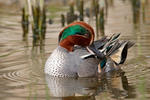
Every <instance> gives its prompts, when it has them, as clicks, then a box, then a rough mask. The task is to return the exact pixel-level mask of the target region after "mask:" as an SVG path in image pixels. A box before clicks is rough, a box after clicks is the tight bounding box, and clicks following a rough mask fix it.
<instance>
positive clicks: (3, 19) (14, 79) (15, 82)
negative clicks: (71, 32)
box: [0, 0, 150, 100]
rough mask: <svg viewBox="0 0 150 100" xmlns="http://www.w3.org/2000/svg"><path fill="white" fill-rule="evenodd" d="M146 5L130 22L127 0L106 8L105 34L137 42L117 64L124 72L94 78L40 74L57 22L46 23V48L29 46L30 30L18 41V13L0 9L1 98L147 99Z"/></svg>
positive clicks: (149, 22) (149, 29) (149, 28)
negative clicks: (26, 38)
mask: <svg viewBox="0 0 150 100" xmlns="http://www.w3.org/2000/svg"><path fill="white" fill-rule="evenodd" d="M148 2H149V1H148ZM145 7H146V8H145V18H143V14H142V12H143V11H142V8H141V9H140V11H141V13H140V15H141V17H140V18H139V21H137V22H136V24H134V23H135V22H133V18H134V17H133V10H132V5H131V3H130V0H114V2H113V4H111V5H110V6H109V8H108V16H107V22H106V25H105V28H106V29H105V33H106V35H110V34H111V33H116V32H119V33H120V32H121V33H122V34H121V36H122V37H121V39H125V40H131V41H134V42H135V43H136V44H135V46H134V47H133V48H131V49H130V50H129V52H128V59H127V61H126V62H125V64H124V65H122V69H123V71H124V72H122V71H119V72H114V73H108V74H106V75H104V76H103V77H102V76H99V78H98V79H97V78H86V79H82V78H81V79H58V78H51V77H50V76H48V75H46V76H45V74H44V72H43V69H44V64H45V61H46V59H47V57H48V56H49V55H50V53H51V52H52V51H53V49H54V48H55V47H56V46H57V36H58V34H59V32H60V31H61V29H62V28H61V24H57V23H54V24H53V25H48V30H47V36H46V41H45V47H43V49H42V50H40V49H39V48H34V49H33V48H32V34H31V32H30V34H29V38H28V42H24V41H22V29H21V25H20V20H21V17H20V16H21V15H20V13H19V14H18V13H16V11H13V10H7V9H4V8H3V9H2V8H0V13H1V15H0V100H123V99H125V100H149V99H150V87H149V85H150V78H149V77H150V67H149V65H150V51H149V50H150V44H149V43H150V39H149V38H150V34H149V33H150V2H149V4H147V5H146V6H145ZM6 11H7V12H6ZM143 19H144V20H143Z"/></svg>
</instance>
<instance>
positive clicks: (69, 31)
mask: <svg viewBox="0 0 150 100" xmlns="http://www.w3.org/2000/svg"><path fill="white" fill-rule="evenodd" d="M87 33H89V31H88V30H87V29H85V28H84V27H82V26H80V25H73V26H70V27H68V28H66V29H65V30H64V32H63V33H62V36H61V38H60V40H64V39H65V38H67V37H68V36H71V35H76V34H78V35H84V34H87Z"/></svg>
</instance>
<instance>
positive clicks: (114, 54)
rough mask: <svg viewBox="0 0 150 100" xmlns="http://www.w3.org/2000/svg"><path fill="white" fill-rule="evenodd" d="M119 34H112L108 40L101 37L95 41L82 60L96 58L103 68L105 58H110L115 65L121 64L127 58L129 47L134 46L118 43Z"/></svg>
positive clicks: (123, 42) (129, 43)
mask: <svg viewBox="0 0 150 100" xmlns="http://www.w3.org/2000/svg"><path fill="white" fill-rule="evenodd" d="M119 36H120V33H117V34H113V35H112V36H111V37H110V38H107V37H103V38H102V39H100V40H97V41H95V42H94V43H93V44H92V45H90V46H89V47H88V48H87V49H88V50H89V51H90V52H91V54H89V55H85V56H83V57H82V58H83V59H87V58H89V57H97V58H99V59H101V60H102V61H101V63H100V65H101V67H104V66H105V64H106V61H107V58H108V57H109V58H111V59H112V60H113V61H114V62H115V63H116V64H117V65H119V64H123V63H124V62H125V60H126V58H127V52H128V49H129V48H130V47H132V46H133V45H134V43H133V42H130V41H119Z"/></svg>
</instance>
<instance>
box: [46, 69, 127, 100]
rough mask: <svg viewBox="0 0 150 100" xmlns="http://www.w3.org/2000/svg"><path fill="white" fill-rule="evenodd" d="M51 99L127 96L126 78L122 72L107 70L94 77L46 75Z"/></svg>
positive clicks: (94, 98) (82, 99)
mask: <svg viewBox="0 0 150 100" xmlns="http://www.w3.org/2000/svg"><path fill="white" fill-rule="evenodd" d="M46 82H47V84H48V87H49V90H50V97H51V100H97V99H100V98H106V97H104V96H103V93H106V92H107V93H108V94H109V95H108V96H109V97H111V98H120V97H121V98H122V97H128V96H129V95H128V90H129V89H128V88H129V86H128V80H127V78H126V76H125V73H124V72H122V71H121V72H120V71H119V72H118V71H117V72H108V73H105V74H103V75H99V77H96V78H77V79H75V78H58V77H52V76H49V75H46ZM105 96H106V95H105Z"/></svg>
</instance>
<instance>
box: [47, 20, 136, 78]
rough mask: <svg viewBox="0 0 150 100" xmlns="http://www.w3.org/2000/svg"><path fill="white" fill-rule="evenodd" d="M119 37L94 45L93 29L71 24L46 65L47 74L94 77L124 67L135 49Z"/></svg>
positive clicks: (66, 28) (88, 26)
mask: <svg viewBox="0 0 150 100" xmlns="http://www.w3.org/2000/svg"><path fill="white" fill-rule="evenodd" d="M119 35H120V34H113V35H112V36H111V37H110V38H108V37H103V38H102V39H100V40H97V41H94V30H93V28H92V27H91V26H90V25H88V24H86V23H85V22H73V23H71V24H70V25H68V26H67V27H65V28H64V29H63V30H62V31H61V32H60V34H59V37H58V42H59V45H58V47H57V48H56V49H55V50H54V51H53V52H52V54H51V55H50V57H49V58H48V60H47V61H46V64H45V73H46V74H49V75H51V76H55V77H92V76H96V75H97V74H98V72H102V71H103V72H108V71H110V70H113V69H116V67H115V66H116V65H119V64H123V63H124V61H125V59H126V56H127V50H128V48H130V47H131V46H132V45H133V43H132V42H129V41H121V42H120V41H119V40H118V37H119ZM111 65H112V66H111ZM114 65H115V66H114ZM98 66H100V67H98Z"/></svg>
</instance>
